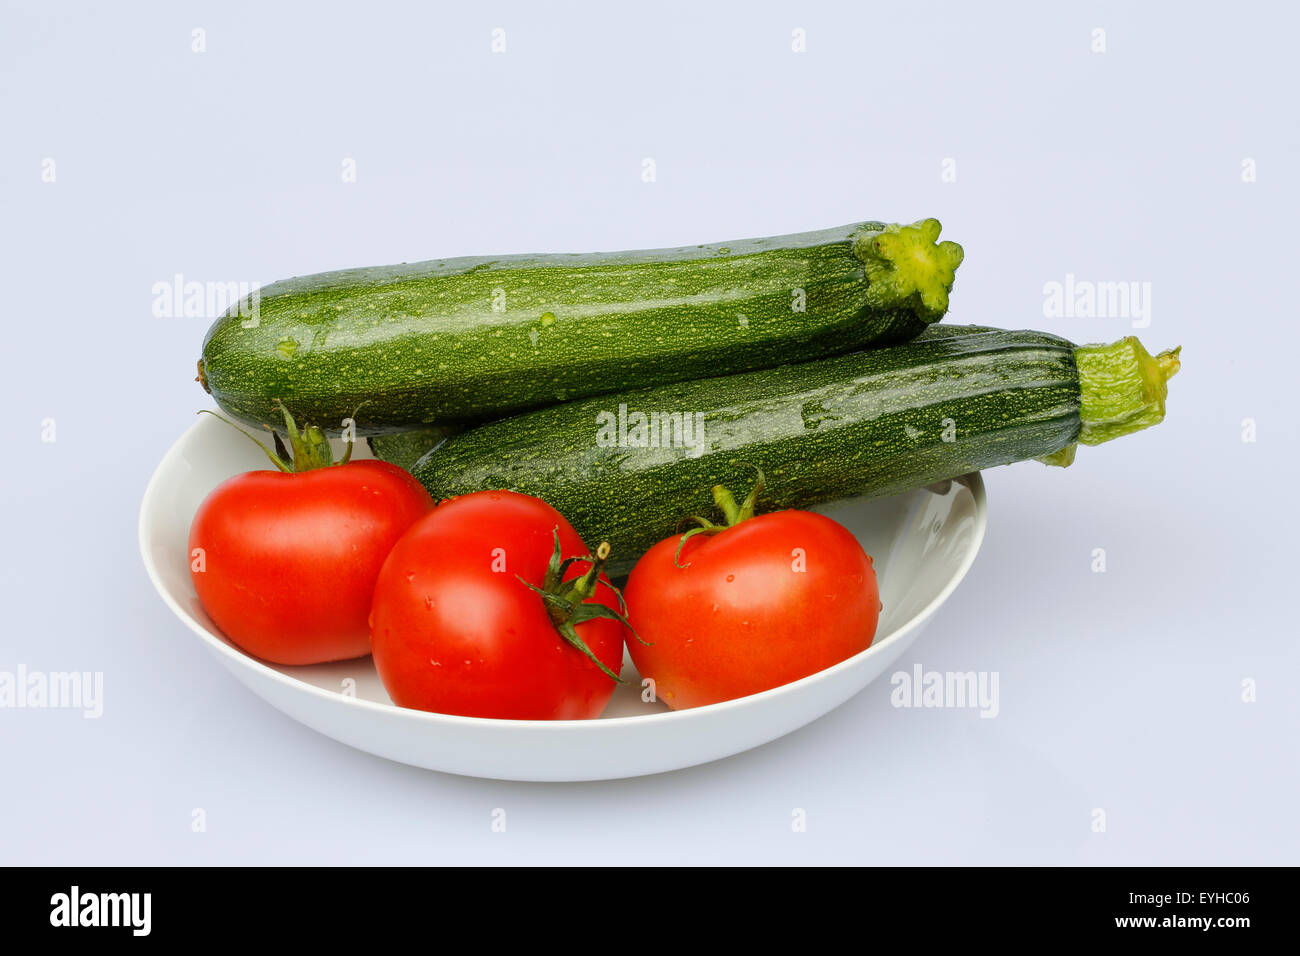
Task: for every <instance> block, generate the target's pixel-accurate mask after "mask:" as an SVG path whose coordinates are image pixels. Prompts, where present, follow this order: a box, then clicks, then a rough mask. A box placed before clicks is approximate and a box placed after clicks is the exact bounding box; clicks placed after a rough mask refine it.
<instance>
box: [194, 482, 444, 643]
mask: <svg viewBox="0 0 1300 956" xmlns="http://www.w3.org/2000/svg"><path fill="white" fill-rule="evenodd" d="M432 507H433V499H432V498H430V497H429V493H428V492H427V491H425V490H424V488H423V487H421V485H420V483H419V482H418V481H416V480H415V479H414V478H412V477H411V476H410V475H409V474H408V473H407V472H405V471H403V470H402V469H401V468H398V467H397V466H396V465H390V464H388V463H387V462H383V461H353V462H349V463H348V464H342V465H331V466H329V467H321V468H314V469H312V470H310V471H303V472H299V473H297V474H292V473H284V472H279V471H250V472H248V473H246V474H242V475H236V476H235V477H234V478H231V479H230V480H229V481H226V482H225V483H223V484H222V485H220V486H218V487H217V489H216V490H214V491H213V492H212V494H210V495H209V496H208V497H207V499H206V500H205V501H204V502H203V504H202V505H200V506H199V510H198V514H196V515H195V516H194V523H193V525H191V527H190V555H191V558H192V560H191V564H190V570H191V576H192V577H193V579H194V588H195V590H197V591H198V593H199V600H200V601H201V602H202V603H203V607H204V609H205V610H206V611H207V612H208V614H209V616H210V617H211V618H212V620H213V621H214V622H215V623H216V625H217V627H219V628H221V630H222V631H223V632H224V633H225V635H226V636H227V637H229V638H230V639H231V640H232V641H234V642H235V643H236V644H238V645H239V646H240V647H241V648H243V649H244V650H245V651H247V652H248V653H250V654H254V655H256V656H258V657H262V658H265V659H266V660H268V661H273V662H274V663H277V664H317V663H322V662H325V661H337V660H345V659H347V658H351V657H361V656H363V655H365V654H368V653H370V643H369V628H368V626H367V617H368V615H369V613H370V599H371V595H372V594H373V591H374V586H375V578H376V577H377V576H378V574H379V568H380V566H381V565H382V564H383V562H384V558H386V557H387V556H388V552H389V550H390V549H391V548H392V546H393V545H394V544H395V543H396V542H397V539H398V538H400V537H401V536H402V534H403V532H405V531H406V529H407V528H409V527H410V526H411V525H412V524H413V523H414V522H415V520H416V519H417V518H419V517H420V516H422V515H424V514H425V513H426V512H428V511H429V509H431V508H432ZM196 548H199V549H202V550H201V551H200V552H198V553H196V552H195V549H196Z"/></svg>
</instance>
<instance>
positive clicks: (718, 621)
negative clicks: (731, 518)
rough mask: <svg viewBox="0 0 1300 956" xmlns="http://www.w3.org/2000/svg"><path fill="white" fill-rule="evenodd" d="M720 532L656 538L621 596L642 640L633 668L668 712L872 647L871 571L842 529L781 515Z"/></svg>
mask: <svg viewBox="0 0 1300 956" xmlns="http://www.w3.org/2000/svg"><path fill="white" fill-rule="evenodd" d="M715 494H716V492H715ZM728 498H729V496H728ZM751 510H752V508H751ZM713 531H714V532H716V533H711V534H695V535H693V536H691V537H689V538H688V539H687V540H685V541H684V542H683V540H682V536H680V535H679V536H675V537H672V538H669V539H667V540H664V541H661V542H659V543H658V544H657V545H655V546H654V547H653V548H651V549H650V550H649V551H647V552H646V554H645V556H644V557H642V559H641V560H640V561H639V562H638V563H637V565H636V567H635V568H633V569H632V574H631V576H630V577H629V578H628V582H627V587H626V589H625V597H626V599H627V607H628V613H627V616H628V620H629V621H630V622H631V625H632V627H634V628H635V629H636V632H637V634H638V635H639V636H640V637H641V638H642V639H643V640H644V641H646V642H647V643H646V644H640V643H638V642H636V641H630V642H629V643H628V649H629V650H630V651H631V654H632V660H633V662H634V663H635V664H636V667H637V670H638V671H639V672H640V673H641V676H642V677H643V678H651V679H652V680H653V681H654V689H655V694H656V696H657V697H658V698H659V699H660V700H663V701H664V702H665V703H666V704H667V705H668V706H669V707H672V708H674V709H682V708H687V707H700V706H702V705H704V704H715V703H718V702H719V701H724V700H732V699H733V698H736V697H744V696H746V695H749V694H757V693H759V692H760V691H765V690H769V689H771V688H773V687H778V686H780V685H782V684H788V683H790V682H791V681H796V680H799V679H800V678H803V677H807V676H808V675H809V674H814V673H816V672H817V671H819V670H823V669H824V668H827V667H830V666H831V665H833V664H838V663H839V662H840V661H842V660H845V659H846V658H849V657H852V656H853V655H854V654H857V653H858V652H859V651H863V650H866V648H867V647H869V646H870V645H871V640H872V638H873V637H874V636H875V632H876V623H877V618H878V616H879V612H880V598H879V592H878V591H877V587H876V575H875V570H874V569H873V567H872V563H871V558H870V557H869V556H868V555H867V554H866V552H864V551H863V550H862V546H861V545H860V544H859V543H858V541H857V539H856V538H855V537H854V536H853V535H852V534H851V533H850V532H849V531H848V530H847V529H846V528H844V527H843V526H842V525H840V524H838V523H836V522H835V521H832V520H831V519H830V518H827V517H825V516H824V515H819V514H813V513H812V512H808V511H777V512H771V513H769V514H763V515H759V516H757V517H747V518H744V519H743V520H740V521H739V522H738V523H736V524H734V525H733V526H731V527H727V528H726V529H725V530H720V531H719V530H718V529H713ZM679 547H680V548H681V553H680V555H678V548H679ZM679 564H680V565H685V566H684V567H679V566H678V565H679Z"/></svg>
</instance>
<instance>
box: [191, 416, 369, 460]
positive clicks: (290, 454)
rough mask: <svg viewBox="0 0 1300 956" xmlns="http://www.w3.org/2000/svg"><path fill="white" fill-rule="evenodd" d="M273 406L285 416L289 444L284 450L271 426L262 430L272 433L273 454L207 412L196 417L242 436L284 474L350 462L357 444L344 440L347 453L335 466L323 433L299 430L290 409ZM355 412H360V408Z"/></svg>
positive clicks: (353, 440)
mask: <svg viewBox="0 0 1300 956" xmlns="http://www.w3.org/2000/svg"><path fill="white" fill-rule="evenodd" d="M276 404H278V405H280V411H281V412H282V413H283V415H284V432H285V435H286V436H287V437H288V444H287V446H286V444H285V442H284V441H283V440H282V439H281V438H280V433H279V432H277V431H275V430H274V429H272V428H270V426H264V427H266V429H267V431H269V432H271V438H272V440H273V441H274V442H275V450H274V451H272V450H271V449H270V448H268V447H267V446H266V445H265V444H264V443H263V442H261V441H259V440H258V439H257V437H256V436H254V435H252V434H250V433H249V432H247V431H245V430H244V429H242V428H240V427H239V426H238V425H236V424H235V423H234V422H232V421H231V420H230V419H229V418H226V417H225V416H224V415H218V414H217V413H216V412H214V411H212V410H211V409H209V408H203V409H200V410H199V414H200V415H202V414H208V415H211V416H212V417H213V418H217V419H220V420H221V421H223V422H225V423H226V424H227V425H229V426H230V427H231V428H234V429H235V430H236V431H239V432H240V433H242V434H243V435H244V437H246V438H248V439H249V440H250V441H252V442H253V443H254V444H256V445H257V447H259V448H261V449H262V451H263V452H265V453H266V457H267V458H269V459H270V460H271V464H273V465H275V467H276V468H278V469H279V470H280V471H282V472H284V473H285V474H290V475H293V474H300V473H301V472H304V471H314V470H315V469H317V468H329V467H332V466H333V465H346V464H347V463H348V462H349V461H351V460H352V448H353V446H354V445H355V444H356V442H355V439H353V438H352V437H350V436H349V437H348V438H347V439H346V442H345V444H346V445H347V449H346V451H345V452H344V453H343V457H342V458H340V459H339V460H338V461H337V462H336V461H335V460H334V451H333V449H332V448H331V447H330V442H329V439H328V438H326V437H325V433H324V432H323V431H321V430H320V429H319V428H317V427H316V426H315V425H309V426H307V427H306V428H303V429H302V430H299V428H298V423H297V422H295V421H294V420H293V416H292V415H291V414H289V409H288V408H286V407H285V406H284V405H283V404H281V403H279V402H277V403H276ZM358 410H360V407H359V406H358ZM354 414H355V413H354Z"/></svg>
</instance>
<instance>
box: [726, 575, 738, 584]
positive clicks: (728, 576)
mask: <svg viewBox="0 0 1300 956" xmlns="http://www.w3.org/2000/svg"><path fill="white" fill-rule="evenodd" d="M734 580H736V576H735V575H734V574H728V575H727V583H728V584H730V583H731V582H732V581H734Z"/></svg>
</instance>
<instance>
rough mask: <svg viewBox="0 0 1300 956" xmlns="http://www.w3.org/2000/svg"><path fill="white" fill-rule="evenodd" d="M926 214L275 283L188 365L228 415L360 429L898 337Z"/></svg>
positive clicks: (949, 274)
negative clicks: (906, 222)
mask: <svg viewBox="0 0 1300 956" xmlns="http://www.w3.org/2000/svg"><path fill="white" fill-rule="evenodd" d="M939 229H940V226H939V223H938V221H937V220H934V219H926V220H923V221H921V222H918V223H915V224H914V225H910V226H899V225H886V224H884V223H879V222H867V223H855V224H853V225H848V226H843V227H841V228H838V229H828V230H824V231H821V232H808V233H799V234H796V235H789V236H776V237H770V238H765V239H749V240H742V241H738V242H731V243H716V244H713V245H701V246H689V247H685V248H680V249H659V250H650V251H639V252H619V253H596V254H591V255H538V256H503V257H497V258H470V259H448V260H445V261H436V262H435V261H431V262H421V263H415V264H409V265H408V264H404V265H398V266H383V267H377V268H369V269H352V270H348V271H344V272H327V273H322V274H320V275H312V276H306V277H303V278H297V279H289V280H287V281H284V282H276V283H274V284H272V285H269V286H267V287H265V288H263V289H261V290H259V291H258V293H257V295H256V297H255V298H253V297H250V298H249V299H248V300H246V301H244V302H241V303H239V304H238V305H237V306H235V307H233V308H232V309H231V310H230V312H228V313H227V314H226V315H225V316H223V317H221V318H220V319H218V320H217V321H216V322H215V323H214V324H213V326H212V328H211V329H209V331H208V334H207V338H206V339H205V340H204V343H203V353H202V358H201V359H200V361H199V375H198V380H199V382H200V383H202V385H203V386H204V388H206V389H207V390H208V391H209V392H211V394H212V396H213V397H214V398H215V399H216V401H217V404H218V405H220V406H221V408H222V409H223V410H225V411H226V412H227V413H228V414H229V415H231V416H233V417H235V418H238V419H242V420H244V421H246V422H251V423H254V424H260V425H268V426H274V425H276V424H278V423H279V421H280V417H281V416H280V412H279V407H278V405H277V402H282V403H283V404H284V405H286V406H287V407H289V408H290V409H291V410H292V411H293V413H294V414H295V415H296V416H297V417H298V418H299V419H300V420H304V421H310V422H312V423H314V424H317V425H319V426H321V427H322V428H325V429H327V430H329V431H331V432H337V431H338V430H339V429H340V428H341V427H342V423H343V420H344V419H347V418H352V417H355V419H356V422H355V425H356V432H357V433H358V434H362V435H370V434H379V433H383V432H389V431H400V430H404V429H409V428H413V427H416V426H420V425H427V424H454V423H472V422H479V421H485V420H489V419H492V418H499V417H501V416H503V415H507V414H511V413H515V412H518V411H521V410H524V409H529V408H535V407H541V406H545V405H550V404H553V403H555V402H561V401H566V400H570V399H574V398H581V397H584V396H588V395H596V394H604V393H608V392H616V391H626V390H628V389H632V388H639V387H645V386H650V385H657V384H662V383H665V382H673V381H681V380H686V379H692V378H699V377H701V376H704V375H719V374H725V373H728V372H736V371H743V370H746V369H757V368H768V367H771V366H773V365H779V364H781V363H783V362H790V361H803V360H807V359H813V358H819V357H822V356H826V355H833V354H838V353H842V352H846V351H850V350H853V349H859V348H865V347H867V346H869V345H875V344H885V343H890V342H899V341H904V340H906V339H909V338H912V337H914V336H915V335H917V334H918V333H919V332H921V331H922V330H923V329H924V328H925V327H926V325H927V324H929V323H931V322H934V321H936V320H938V319H940V318H942V317H943V315H944V313H945V312H946V311H947V308H948V293H949V291H950V290H951V288H952V282H953V274H954V272H955V270H956V268H957V266H958V265H959V264H960V262H961V258H962V251H961V247H960V246H958V245H957V244H956V243H953V242H946V241H945V242H938V241H937V240H938V237H939Z"/></svg>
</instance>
